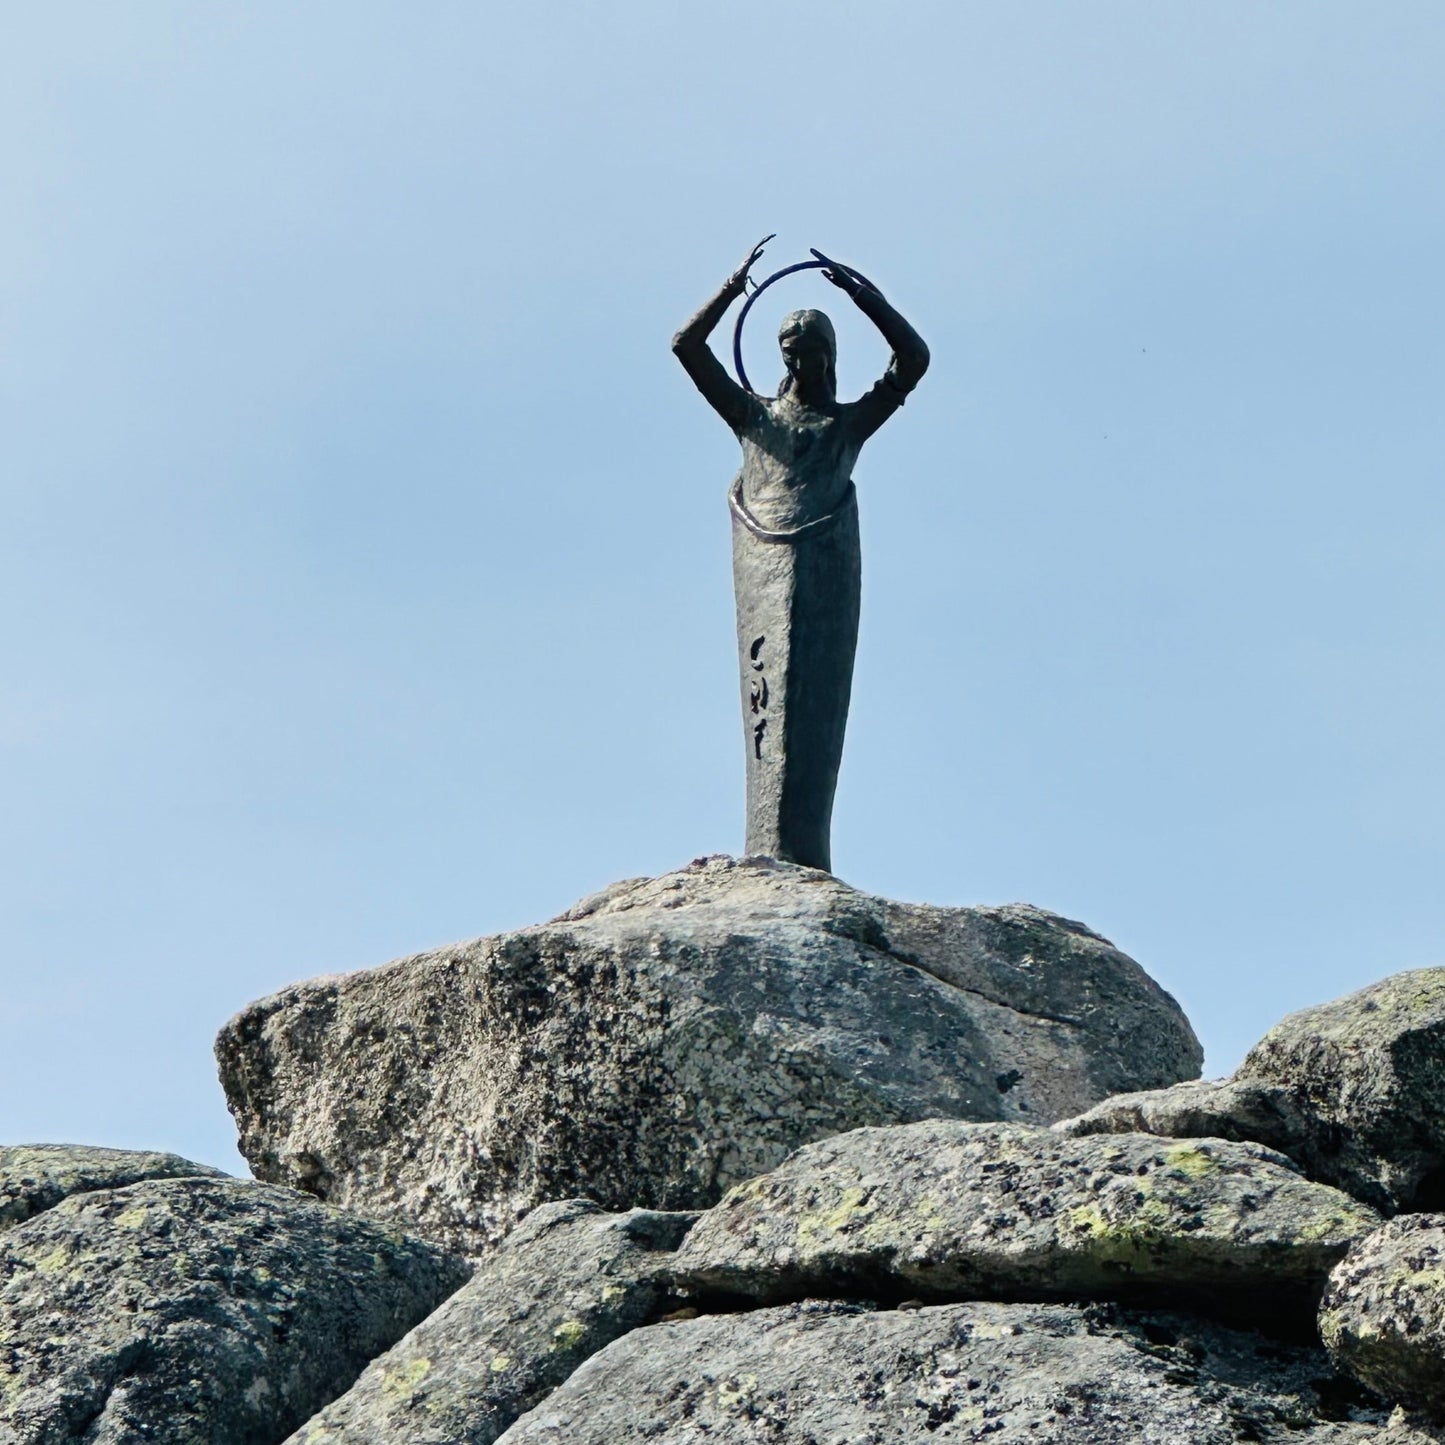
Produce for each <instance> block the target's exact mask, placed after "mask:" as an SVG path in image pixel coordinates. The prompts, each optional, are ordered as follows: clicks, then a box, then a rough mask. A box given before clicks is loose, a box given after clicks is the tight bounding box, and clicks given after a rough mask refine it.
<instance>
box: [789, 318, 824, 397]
mask: <svg viewBox="0 0 1445 1445" xmlns="http://www.w3.org/2000/svg"><path fill="white" fill-rule="evenodd" d="M778 347H779V349H780V350H781V351H782V353H783V365H784V366H786V367H787V368H788V374H789V375H790V376H791V377H792V378H793V380H794V381H795V382H796V383H797V384H798V385H799V386H800V387H802V388H803V389H804V390H805V391H809V392H814V393H816V392H818V391H827V392H831V391H832V389H833V357H834V351H835V342H834V340H833V326H832V323H831V322H830V321H829V320H828V318H827V317H826V316H824V315H823V313H822V312H821V311H795V312H794V313H793V314H792V315H791V316H789V317H788V318H787V320H786V321H785V322H784V323H783V329H782V330H781V331H780V332H779V333H778Z"/></svg>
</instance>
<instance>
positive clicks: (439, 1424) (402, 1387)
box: [289, 1199, 697, 1445]
mask: <svg viewBox="0 0 1445 1445" xmlns="http://www.w3.org/2000/svg"><path fill="white" fill-rule="evenodd" d="M693 1219H694V1216H693V1215H690V1214H654V1213H651V1212H649V1211H647V1210H643V1209H635V1210H632V1211H631V1212H630V1213H627V1214H604V1213H602V1211H601V1210H600V1209H598V1207H597V1206H596V1205H595V1204H590V1203H588V1202H587V1201H586V1200H575V1199H574V1200H568V1201H566V1202H564V1203H560V1204H544V1205H543V1206H542V1207H541V1208H540V1209H536V1210H533V1212H532V1213H531V1214H529V1215H528V1216H527V1218H526V1219H525V1220H524V1221H523V1222H522V1224H521V1225H519V1226H518V1228H517V1229H516V1230H514V1231H513V1232H512V1234H511V1235H510V1236H508V1238H507V1240H506V1241H505V1242H504V1243H503V1245H502V1246H501V1248H500V1249H498V1250H497V1251H496V1252H495V1253H494V1254H492V1255H491V1256H490V1257H489V1258H488V1259H487V1260H485V1261H484V1262H483V1263H482V1264H481V1265H480V1266H479V1267H478V1269H477V1272H476V1274H474V1275H473V1276H472V1279H471V1281H470V1282H469V1283H468V1284H466V1285H465V1286H463V1288H461V1289H460V1290H458V1291H457V1293H456V1294H454V1295H453V1296H452V1297H451V1299H449V1300H448V1301H447V1302H446V1304H444V1305H443V1306H442V1307H441V1308H440V1309H439V1310H437V1312H436V1313H435V1314H433V1315H431V1316H430V1317H429V1318H428V1319H426V1320H424V1321H423V1322H422V1323H421V1324H419V1325H418V1326H417V1327H416V1329H414V1330H413V1331H412V1332H411V1333H410V1334H409V1335H407V1336H406V1338H405V1339H403V1340H402V1341H400V1343H398V1344H397V1345H395V1346H394V1347H393V1348H392V1349H390V1350H389V1351H387V1353H386V1354H384V1355H382V1356H381V1357H380V1358H379V1359H377V1360H374V1361H373V1362H372V1363H371V1365H369V1366H368V1367H367V1369H366V1370H365V1371H364V1372H363V1374H362V1376H361V1378H360V1379H359V1380H357V1382H356V1384H355V1385H353V1386H352V1387H351V1389H350V1390H348V1391H347V1392H346V1394H344V1395H342V1396H341V1398H340V1399H338V1400H336V1401H334V1402H333V1403H332V1404H331V1405H328V1406H327V1408H326V1409H324V1410H322V1411H321V1413H320V1414H318V1415H317V1416H315V1417H314V1418H313V1419H312V1420H310V1421H309V1422H308V1423H307V1424H306V1425H304V1426H303V1427H302V1428H301V1429H300V1430H299V1431H297V1433H296V1434H295V1435H294V1436H292V1437H291V1441H290V1442H289V1445H393V1442H401V1441H405V1442H406V1445H460V1442H465V1445H490V1442H491V1441H493V1440H495V1439H496V1438H497V1436H499V1435H500V1434H501V1433H502V1431H503V1430H505V1429H506V1428H507V1426H508V1425H510V1424H511V1423H512V1421H513V1420H515V1419H516V1418H517V1417H518V1416H519V1415H520V1414H522V1412H523V1411H524V1410H528V1409H530V1408H531V1407H532V1406H533V1405H535V1404H536V1403H537V1401H538V1400H540V1399H542V1398H543V1396H545V1395H546V1394H547V1393H548V1391H549V1390H551V1389H553V1388H554V1387H555V1386H557V1385H560V1384H561V1383H562V1381H563V1380H565V1379H566V1378H567V1376H568V1375H570V1374H571V1373H572V1371H573V1370H574V1369H575V1368H576V1367H577V1366H578V1365H579V1364H581V1362H582V1361H583V1360H585V1359H586V1358H587V1357H588V1356H589V1355H591V1354H594V1353H596V1351H598V1350H600V1349H601V1348H602V1347H603V1346H604V1345H607V1344H610V1343H611V1342H612V1341H613V1340H615V1339H617V1338H618V1337H619V1336H620V1335H623V1334H626V1333H627V1331H628V1330H630V1329H632V1328H633V1326H634V1325H638V1324H641V1323H643V1322H644V1321H646V1320H647V1319H648V1318H649V1317H650V1316H651V1315H652V1314H653V1312H654V1311H655V1310H656V1308H657V1306H658V1304H659V1303H660V1302H661V1301H662V1300H663V1299H665V1297H666V1295H667V1282H666V1278H665V1270H666V1266H667V1264H668V1263H669V1261H670V1260H671V1257H672V1256H671V1250H672V1249H673V1248H674V1247H675V1246H676V1244H677V1242H678V1240H679V1239H680V1238H681V1237H682V1235H683V1233H684V1232H685V1231H686V1229H687V1228H688V1226H689V1225H690V1224H691V1223H692V1221H693ZM696 1313H697V1312H696V1310H693V1311H692V1314H694V1315H695V1314H696ZM674 1317H675V1316H664V1318H674Z"/></svg>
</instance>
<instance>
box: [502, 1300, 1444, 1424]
mask: <svg viewBox="0 0 1445 1445" xmlns="http://www.w3.org/2000/svg"><path fill="white" fill-rule="evenodd" d="M1383 1423H1384V1411H1383V1410H1382V1409H1381V1408H1380V1407H1379V1404H1378V1402H1376V1401H1373V1400H1371V1399H1370V1398H1369V1397H1368V1396H1366V1395H1363V1394H1362V1393H1361V1392H1359V1391H1357V1390H1352V1389H1351V1388H1350V1387H1349V1386H1348V1385H1342V1382H1340V1381H1338V1380H1337V1379H1336V1378H1335V1377H1333V1375H1332V1372H1331V1371H1330V1369H1329V1367H1328V1364H1327V1362H1326V1361H1325V1359H1324V1356H1323V1352H1322V1351H1321V1350H1319V1349H1317V1348H1312V1347H1310V1346H1307V1345H1291V1344H1284V1343H1281V1342H1278V1341H1270V1340H1266V1339H1263V1338H1262V1337H1260V1336H1259V1335H1255V1334H1251V1333H1249V1332H1245V1331H1237V1330H1232V1329H1227V1328H1224V1327H1222V1326H1220V1325H1217V1324H1213V1323H1211V1322H1209V1321H1206V1320H1199V1319H1194V1318H1190V1317H1189V1316H1187V1315H1179V1314H1153V1313H1145V1312H1135V1311H1129V1310H1124V1309H1120V1308H1117V1307H1111V1306H1088V1307H1079V1306H1071V1305H1062V1304H1001V1303H966V1304H950V1305H937V1306H931V1307H924V1308H921V1309H913V1310H906V1311H905V1310H881V1311H880V1310H877V1309H875V1308H874V1307H872V1306H869V1305H860V1304H856V1303H822V1302H817V1301H812V1302H807V1303H802V1304H794V1305H789V1306H783V1307H780V1308H772V1309H763V1310H756V1311H752V1312H750V1313H746V1314H729V1315H715V1316H710V1317H704V1318H701V1319H695V1320H690V1321H685V1322H680V1323H676V1324H657V1325H652V1326H649V1327H647V1328H645V1329H640V1330H635V1331H633V1332H632V1333H631V1334H629V1335H627V1336H626V1337H625V1338H623V1339H622V1340H619V1341H618V1342H617V1343H616V1344H613V1345H610V1346H609V1347H608V1348H607V1349H605V1350H603V1351H602V1352H601V1353H600V1354H597V1355H594V1356H593V1357H592V1359H591V1360H589V1361H588V1362H587V1363H586V1364H585V1365H583V1366H582V1367H581V1368H580V1369H579V1370H577V1371H576V1373H575V1374H573V1375H572V1376H571V1378H570V1379H569V1380H568V1381H567V1383H566V1384H564V1385H563V1386H561V1387H560V1388H559V1389H558V1390H556V1391H555V1392H554V1393H553V1394H552V1395H550V1396H549V1397H548V1398H547V1399H546V1400H545V1401H543V1402H542V1403H541V1404H540V1405H538V1406H537V1407H536V1408H535V1409H534V1410H532V1411H531V1412H530V1413H529V1414H527V1415H524V1416H523V1417H522V1418H521V1419H520V1420H518V1421H517V1423H516V1424H515V1425H513V1426H512V1428H511V1429H510V1430H508V1431H507V1433H506V1434H505V1435H503V1436H502V1437H501V1445H564V1442H565V1445H632V1442H636V1445H643V1442H660V1441H666V1442H667V1445H755V1442H758V1441H763V1440H766V1441H768V1442H770V1445H822V1442H827V1445H833V1442H838V1445H842V1442H847V1445H861V1442H867V1445H916V1442H918V1441H920V1440H938V1441H940V1442H942V1441H960V1442H961V1441H980V1440H986V1441H988V1442H989V1445H1124V1442H1134V1441H1180V1442H1188V1445H1237V1442H1239V1441H1264V1442H1272V1445H1274V1442H1277V1445H1286V1442H1287V1445H1356V1442H1358V1445H1367V1442H1368V1445H1377V1442H1379V1441H1380V1440H1381V1436H1380V1433H1379V1431H1380V1428H1381V1426H1382V1425H1383ZM1417 1442H1418V1445H1424V1439H1423V1437H1420V1436H1417V1435H1415V1434H1414V1433H1413V1432H1408V1433H1406V1434H1403V1435H1401V1436H1400V1437H1398V1445H1417ZM1392 1445H1393V1442H1392Z"/></svg>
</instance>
